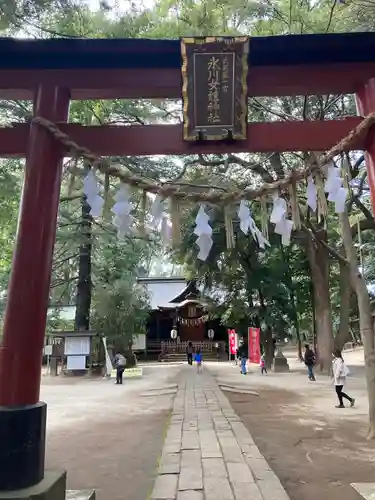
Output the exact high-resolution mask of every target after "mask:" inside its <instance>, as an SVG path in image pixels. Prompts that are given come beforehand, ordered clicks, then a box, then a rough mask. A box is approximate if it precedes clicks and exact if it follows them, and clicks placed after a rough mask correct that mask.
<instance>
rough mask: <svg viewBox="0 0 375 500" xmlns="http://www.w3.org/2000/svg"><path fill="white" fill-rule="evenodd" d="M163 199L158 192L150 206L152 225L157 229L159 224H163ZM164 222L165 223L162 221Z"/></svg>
mask: <svg viewBox="0 0 375 500" xmlns="http://www.w3.org/2000/svg"><path fill="white" fill-rule="evenodd" d="M164 208H165V207H164V200H163V198H162V197H161V196H159V195H158V194H157V195H156V196H155V199H154V202H153V204H152V207H151V216H152V227H153V228H154V229H158V228H159V226H160V224H162V225H163V219H164V218H165V217H164ZM164 224H165V223H164Z"/></svg>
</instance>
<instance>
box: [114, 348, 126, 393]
mask: <svg viewBox="0 0 375 500" xmlns="http://www.w3.org/2000/svg"><path fill="white" fill-rule="evenodd" d="M125 366H126V358H124V356H123V355H122V354H120V353H119V352H118V353H117V354H116V356H115V367H116V384H117V385H122V377H123V375H124V370H125Z"/></svg>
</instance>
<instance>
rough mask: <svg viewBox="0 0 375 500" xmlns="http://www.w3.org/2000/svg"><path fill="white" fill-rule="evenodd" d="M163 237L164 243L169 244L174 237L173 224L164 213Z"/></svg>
mask: <svg viewBox="0 0 375 500" xmlns="http://www.w3.org/2000/svg"><path fill="white" fill-rule="evenodd" d="M160 234H161V239H162V240H163V243H164V245H169V244H170V243H171V239H172V224H171V222H170V220H169V219H168V217H167V216H165V215H163V217H162V219H161V228H160Z"/></svg>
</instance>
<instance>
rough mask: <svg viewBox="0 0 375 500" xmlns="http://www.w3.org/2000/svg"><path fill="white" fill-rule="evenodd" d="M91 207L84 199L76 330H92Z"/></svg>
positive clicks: (84, 198)
mask: <svg viewBox="0 0 375 500" xmlns="http://www.w3.org/2000/svg"><path fill="white" fill-rule="evenodd" d="M90 210H91V208H90V205H89V204H88V203H87V201H86V197H85V196H84V197H83V198H82V211H81V214H82V217H81V224H80V237H81V239H82V241H81V244H80V247H79V271H78V283H77V295H76V315H75V322H74V324H75V329H76V330H77V331H78V330H89V329H90V308H91V292H92V281H91V249H92V221H91V215H90Z"/></svg>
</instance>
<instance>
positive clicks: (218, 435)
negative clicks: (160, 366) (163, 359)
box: [151, 367, 289, 500]
mask: <svg viewBox="0 0 375 500" xmlns="http://www.w3.org/2000/svg"><path fill="white" fill-rule="evenodd" d="M151 498H152V500H174V499H177V500H203V499H205V500H244V499H250V500H289V497H288V495H287V494H286V492H285V490H284V488H283V487H282V485H281V483H280V481H279V479H278V478H277V476H276V475H275V474H274V472H273V471H272V470H271V469H270V467H269V466H268V463H267V462H266V460H265V459H264V458H263V456H262V455H261V453H260V452H259V450H258V448H257V447H256V445H255V443H254V441H253V439H252V437H251V436H250V434H249V432H248V430H247V429H246V427H245V426H244V425H243V423H242V422H241V420H240V419H239V418H238V416H237V415H236V413H235V412H234V411H233V409H232V407H231V406H230V404H229V401H228V399H227V398H226V397H225V395H224V394H223V392H222V391H221V390H220V389H219V387H218V385H217V383H216V382H215V380H214V379H213V377H212V376H211V375H210V374H209V373H208V372H207V371H205V372H204V373H203V374H201V375H198V374H196V372H195V369H194V368H192V367H185V368H184V369H183V370H182V371H181V373H180V376H179V383H178V392H177V395H176V398H175V401H174V406H173V414H172V417H171V421H170V424H169V428H168V432H167V436H166V440H165V443H164V448H163V453H162V456H161V460H160V464H159V470H158V476H157V478H156V481H155V485H154V489H153V492H152V495H151Z"/></svg>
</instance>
